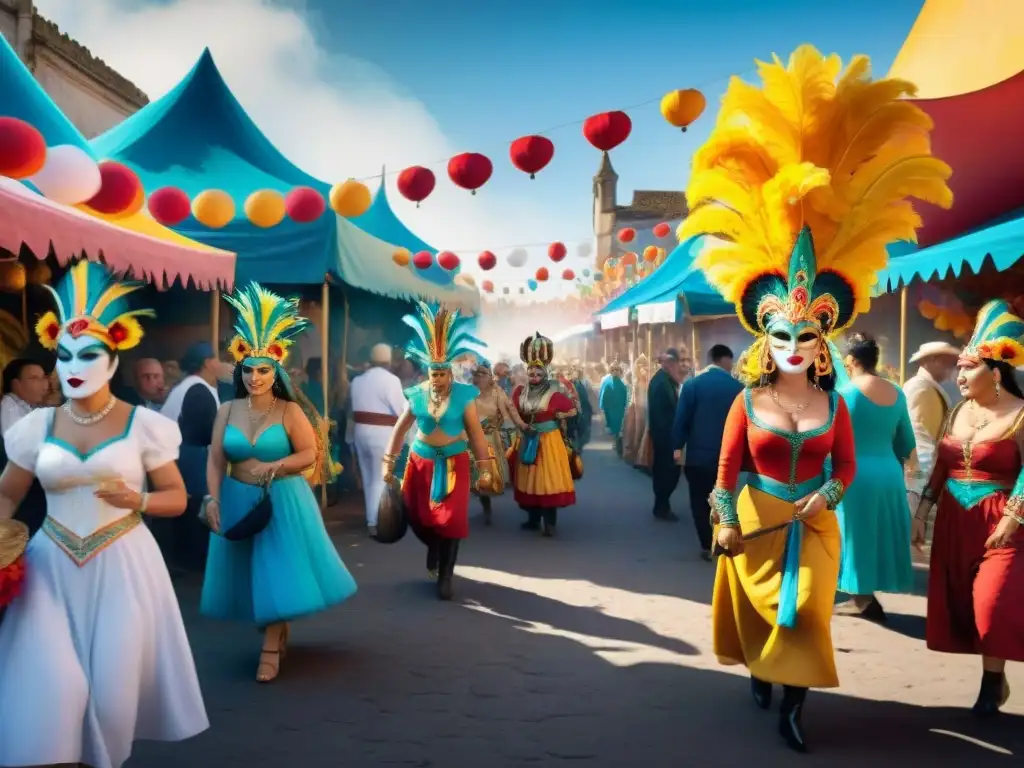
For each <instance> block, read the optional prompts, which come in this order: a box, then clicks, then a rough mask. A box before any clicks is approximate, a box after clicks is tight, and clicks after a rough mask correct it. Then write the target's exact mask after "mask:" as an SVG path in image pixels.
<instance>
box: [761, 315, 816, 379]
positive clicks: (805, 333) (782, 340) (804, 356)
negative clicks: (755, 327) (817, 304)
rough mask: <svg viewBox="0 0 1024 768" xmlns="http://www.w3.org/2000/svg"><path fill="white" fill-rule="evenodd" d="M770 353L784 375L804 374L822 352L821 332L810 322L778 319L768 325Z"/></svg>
mask: <svg viewBox="0 0 1024 768" xmlns="http://www.w3.org/2000/svg"><path fill="white" fill-rule="evenodd" d="M766 330H767V331H768V353H769V354H770V355H771V358H772V361H773V362H774V363H775V366H776V368H778V370H779V371H781V372H782V373H788V374H794V373H803V372H804V371H806V370H807V369H808V368H810V367H811V366H812V365H814V360H815V358H816V357H817V356H818V353H819V352H820V351H821V330H820V329H819V328H818V326H817V325H815V324H814V323H813V322H810V321H803V322H799V323H794V322H792V321H790V320H788V319H786V318H784V317H778V318H776V319H774V320H773V321H772V322H770V323H769V324H768V328H767V329H766Z"/></svg>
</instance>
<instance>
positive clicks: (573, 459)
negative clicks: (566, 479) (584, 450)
mask: <svg viewBox="0 0 1024 768" xmlns="http://www.w3.org/2000/svg"><path fill="white" fill-rule="evenodd" d="M565 450H566V451H567V452H568V454H569V474H570V475H572V479H573V480H582V479H583V457H582V456H580V454H579V451H577V450H576V449H575V448H574V447H573V445H572V443H570V442H569V440H568V439H566V440H565Z"/></svg>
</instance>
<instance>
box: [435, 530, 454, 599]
mask: <svg viewBox="0 0 1024 768" xmlns="http://www.w3.org/2000/svg"><path fill="white" fill-rule="evenodd" d="M458 556H459V540H458V539H444V540H443V541H442V542H441V560H440V568H439V572H438V576H437V597H438V599H440V600H451V599H452V579H453V578H454V576H455V560H456V559H457V558H458Z"/></svg>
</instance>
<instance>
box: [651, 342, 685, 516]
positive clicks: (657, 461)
mask: <svg viewBox="0 0 1024 768" xmlns="http://www.w3.org/2000/svg"><path fill="white" fill-rule="evenodd" d="M660 362H661V368H660V370H659V371H658V372H657V373H655V374H654V375H653V376H652V377H651V382H650V384H648V385H647V424H648V430H649V433H650V436H651V450H652V453H653V461H652V464H651V479H652V482H653V485H654V517H655V518H656V519H658V520H668V521H671V522H675V521H677V520H679V518H678V517H677V516H676V515H675V513H674V512H672V505H671V499H672V493H673V492H674V491H675V489H676V487H678V485H679V465H678V464H677V463H676V461H675V458H674V456H673V450H674V448H675V446H674V444H673V442H672V420H673V418H674V417H675V413H676V403H677V402H678V400H679V382H680V380H681V379H682V366H681V365H680V362H679V352H678V350H675V349H666V350H665V352H664V353H663V354H662V355H661V358H660Z"/></svg>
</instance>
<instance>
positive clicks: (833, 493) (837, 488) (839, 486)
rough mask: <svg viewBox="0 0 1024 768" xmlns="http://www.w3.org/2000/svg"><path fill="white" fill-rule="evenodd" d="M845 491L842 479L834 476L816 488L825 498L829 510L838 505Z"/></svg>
mask: <svg viewBox="0 0 1024 768" xmlns="http://www.w3.org/2000/svg"><path fill="white" fill-rule="evenodd" d="M845 492H846V486H845V485H843V481H842V480H837V479H836V478H832V479H831V480H829V481H828V482H827V483H825V484H824V485H823V486H821V488H819V489H818V495H820V496H821V497H822V498H823V499H825V506H826V507H828V509H831V510H834V509H835V508H836V507H838V506H839V502H840V501H842V500H843V494H844V493H845Z"/></svg>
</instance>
